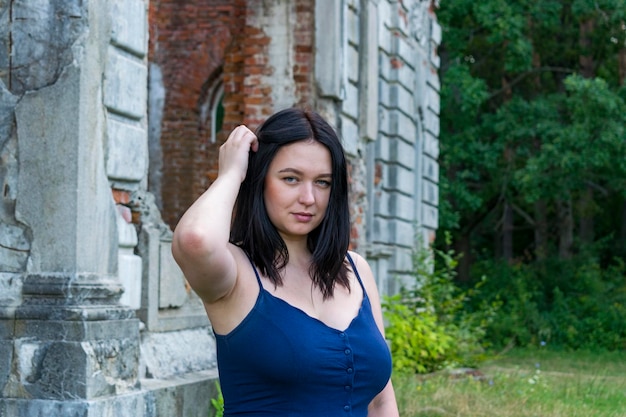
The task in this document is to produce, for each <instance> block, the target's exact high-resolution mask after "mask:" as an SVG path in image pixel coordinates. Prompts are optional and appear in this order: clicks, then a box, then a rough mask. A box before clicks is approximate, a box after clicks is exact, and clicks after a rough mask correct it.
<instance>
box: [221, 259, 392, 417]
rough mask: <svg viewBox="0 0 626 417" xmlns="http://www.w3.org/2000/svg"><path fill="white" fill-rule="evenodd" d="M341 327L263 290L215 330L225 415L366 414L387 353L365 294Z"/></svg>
mask: <svg viewBox="0 0 626 417" xmlns="http://www.w3.org/2000/svg"><path fill="white" fill-rule="evenodd" d="M348 259H349V260H350V264H351V265H352V269H353V270H354V273H355V275H356V277H357V279H358V281H359V284H360V285H361V289H362V290H363V302H362V304H361V308H360V309H359V312H358V315H357V316H356V317H355V318H354V319H353V320H352V322H351V323H350V325H349V326H348V328H347V329H345V330H343V331H342V330H336V329H334V328H332V327H329V326H327V325H326V324H324V323H323V322H321V321H320V320H317V319H315V318H313V317H311V316H309V315H308V314H306V313H305V312H304V311H302V310H300V309H298V308H296V307H293V306H292V305H290V304H289V303H287V302H286V301H284V300H282V299H280V298H278V297H275V296H274V295H272V294H271V293H269V292H268V291H267V290H265V289H264V288H263V285H262V284H261V279H260V277H259V273H258V272H257V270H256V267H254V265H253V268H254V272H255V274H256V278H257V281H258V283H259V287H260V292H259V295H258V298H257V300H256V303H255V305H254V307H253V308H252V310H251V311H250V313H249V314H248V315H247V316H246V318H245V319H244V320H243V321H242V322H241V323H240V324H239V325H238V326H237V327H236V328H235V329H234V330H233V331H231V332H230V333H228V334H227V335H219V334H215V338H216V343H217V363H218V369H219V375H220V385H221V388H222V393H223V395H224V417H231V416H239V415H245V416H248V417H270V416H271V417H342V416H346V417H348V416H350V417H353V416H357V417H366V416H367V406H368V404H369V403H370V402H371V400H372V399H373V398H374V397H375V396H376V395H377V394H378V393H379V392H380V391H381V390H382V389H383V388H384V387H385V385H386V384H387V382H388V381H389V378H390V375H391V354H390V352H389V348H388V347H387V344H386V342H385V340H384V338H383V337H382V335H381V333H380V331H379V330H378V327H377V326H376V322H375V321H374V316H373V314H372V308H371V305H370V301H369V298H368V297H367V292H366V291H365V287H364V286H363V282H362V281H361V277H360V276H359V274H358V272H357V270H356V267H355V265H354V262H353V261H352V259H351V258H350V256H349V255H348Z"/></svg>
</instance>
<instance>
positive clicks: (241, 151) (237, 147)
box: [218, 125, 259, 182]
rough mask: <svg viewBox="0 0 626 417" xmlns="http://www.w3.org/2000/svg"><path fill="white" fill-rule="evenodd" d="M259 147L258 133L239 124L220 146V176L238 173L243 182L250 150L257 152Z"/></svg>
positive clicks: (240, 180)
mask: <svg viewBox="0 0 626 417" xmlns="http://www.w3.org/2000/svg"><path fill="white" fill-rule="evenodd" d="M258 148H259V141H258V140H257V137H256V135H255V134H254V133H252V131H251V130H250V129H248V128H247V127H246V126H244V125H240V126H237V127H236V128H235V129H234V130H233V131H232V132H231V133H230V135H229V136H228V139H227V140H226V142H224V144H223V145H222V146H221V147H220V155H219V171H218V176H228V175H236V176H237V178H239V182H243V180H244V178H245V177H246V171H247V170H248V160H249V158H250V151H253V152H256V151H257V149H258Z"/></svg>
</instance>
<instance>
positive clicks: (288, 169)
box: [278, 168, 333, 178]
mask: <svg viewBox="0 0 626 417" xmlns="http://www.w3.org/2000/svg"><path fill="white" fill-rule="evenodd" d="M278 173H279V174H283V173H293V174H298V175H304V172H302V171H300V170H299V169H297V168H283V169H281V170H279V171H278ZM332 176H333V174H332V173H324V174H319V175H318V176H317V177H318V178H319V177H332Z"/></svg>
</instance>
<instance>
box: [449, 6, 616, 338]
mask: <svg viewBox="0 0 626 417" xmlns="http://www.w3.org/2000/svg"><path fill="white" fill-rule="evenodd" d="M437 16H438V19H439V22H440V24H441V25H442V28H443V44H442V47H441V49H440V55H441V58H442V64H441V79H442V88H441V134H440V139H441V159H440V164H441V168H442V171H441V172H442V175H441V178H440V181H441V184H440V185H441V204H440V229H441V230H446V231H449V232H450V233H451V235H452V243H451V245H450V247H451V248H453V249H454V250H455V252H456V253H458V254H460V255H462V257H461V259H460V263H459V265H458V274H459V275H458V277H457V279H458V282H460V283H461V284H462V285H466V286H468V287H471V286H472V285H474V284H475V283H476V282H477V281H478V280H480V279H482V277H483V276H487V283H488V284H487V285H486V286H485V287H484V288H483V291H481V294H483V296H484V298H483V299H482V302H494V301H496V300H499V301H500V302H502V304H503V305H502V314H500V315H499V316H498V319H497V320H496V322H495V323H494V326H492V327H491V328H490V329H489V331H488V336H489V337H490V338H492V340H493V341H496V342H500V343H503V344H504V343H507V342H508V341H511V340H513V341H515V342H516V343H521V344H528V343H534V342H537V341H539V340H542V339H544V338H552V339H553V340H555V341H558V342H559V344H562V345H563V346H567V347H580V346H581V345H585V346H590V345H591V346H600V347H606V348H612V349H614V348H619V347H621V348H623V347H626V332H625V331H624V328H623V327H624V323H625V322H626V314H625V310H624V308H623V307H620V303H621V305H623V303H624V302H625V301H626V272H625V268H624V267H623V264H624V260H625V259H626V86H625V85H624V84H625V78H626V0H541V1H539V0H485V1H479V2H477V1H473V0H446V1H442V2H441V3H440V9H439V10H438V12H437ZM440 235H442V233H440ZM437 245H438V246H439V247H440V248H444V249H445V250H448V248H449V247H448V245H447V243H446V242H443V241H438V242H437ZM498 321H499V322H498ZM591 339H593V340H591Z"/></svg>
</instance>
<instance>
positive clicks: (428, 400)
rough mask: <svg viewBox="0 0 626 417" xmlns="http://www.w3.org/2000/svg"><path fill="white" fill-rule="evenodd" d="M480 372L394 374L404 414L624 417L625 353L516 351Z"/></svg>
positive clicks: (413, 416) (425, 416)
mask: <svg viewBox="0 0 626 417" xmlns="http://www.w3.org/2000/svg"><path fill="white" fill-rule="evenodd" d="M479 371H480V376H477V377H472V376H467V375H464V376H461V377H459V376H451V375H450V374H449V373H447V372H441V373H437V374H434V375H426V376H425V375H417V376H416V375H411V376H407V375H394V377H393V382H394V387H395V390H396V396H397V398H398V407H399V409H400V415H401V417H448V416H455V417H456V416H463V417H479V416H480V417H486V416H490V417H491V416H494V417H626V352H618V353H588V352H551V351H546V350H512V351H510V352H508V353H507V354H505V355H501V356H498V357H496V358H494V359H492V360H489V361H486V362H484V363H483V364H482V365H481V366H480V368H479Z"/></svg>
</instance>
